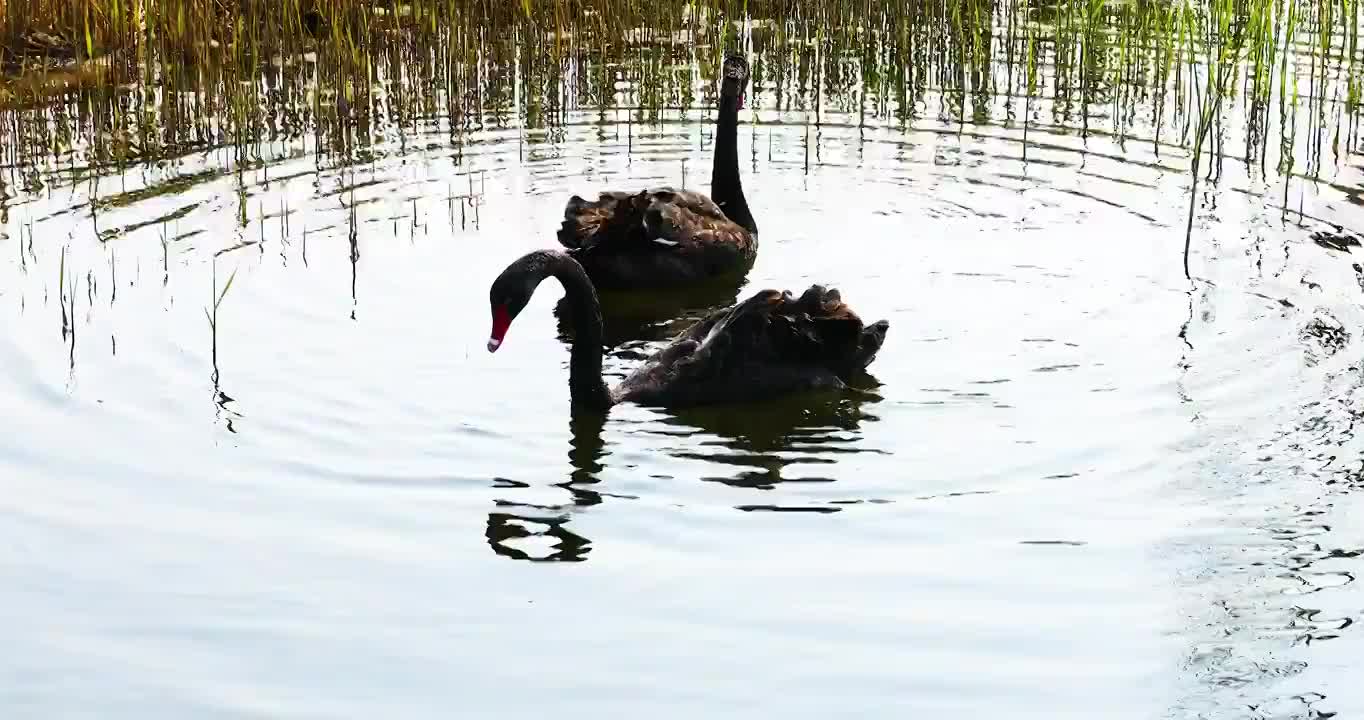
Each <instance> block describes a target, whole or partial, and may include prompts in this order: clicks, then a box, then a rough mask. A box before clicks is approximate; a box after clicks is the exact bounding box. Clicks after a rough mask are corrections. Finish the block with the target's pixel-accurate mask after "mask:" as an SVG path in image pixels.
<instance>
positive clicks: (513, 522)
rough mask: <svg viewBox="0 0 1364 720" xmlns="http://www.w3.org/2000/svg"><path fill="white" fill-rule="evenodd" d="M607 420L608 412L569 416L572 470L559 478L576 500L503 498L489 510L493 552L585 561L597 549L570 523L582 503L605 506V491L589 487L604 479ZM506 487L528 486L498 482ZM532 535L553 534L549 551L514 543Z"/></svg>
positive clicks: (515, 556)
mask: <svg viewBox="0 0 1364 720" xmlns="http://www.w3.org/2000/svg"><path fill="white" fill-rule="evenodd" d="M605 425H606V416H605V415H596V416H592V415H587V416H580V417H574V418H572V419H570V420H569V431H570V433H571V434H572V437H571V438H570V440H569V450H568V459H569V464H570V465H571V466H572V470H571V471H570V472H569V476H568V479H567V480H565V481H564V482H561V483H555V487H561V488H563V489H565V490H567V491H568V493H569V495H570V496H571V497H572V501H571V502H569V503H565V504H562V505H533V504H528V503H519V502H514V501H510V500H497V501H495V503H494V504H495V505H496V507H497V509H496V510H494V511H493V512H490V513H488V527H487V530H486V532H485V533H484V534H485V536H486V537H487V540H488V546H489V547H491V548H492V550H493V552H495V553H497V554H498V555H501V556H503V557H507V558H511V559H513V560H529V561H532V562H583V561H585V560H587V554H588V553H589V552H591V551H592V541H591V540H589V539H588V538H586V537H583V536H582V535H579V534H578V533H575V532H573V531H572V530H569V529H568V528H567V525H568V523H569V521H570V520H572V518H573V513H574V512H575V511H576V510H578V509H581V508H587V507H592V506H594V505H600V504H601V502H602V498H603V495H602V494H601V493H598V492H596V491H594V490H591V489H588V487H586V486H591V485H595V484H597V483H598V482H600V480H599V479H598V477H597V473H599V472H601V469H602V467H603V466H602V463H601V458H602V455H603V454H604V453H603V450H604V447H605V446H604V443H603V442H602V429H603V428H604V427H605ZM495 485H496V486H497V487H503V488H508V487H510V488H522V489H524V488H526V487H528V486H527V485H526V484H525V483H518V482H515V481H510V480H500V481H497V482H496V483H495ZM531 537H540V538H547V539H552V540H553V542H552V544H551V545H550V547H549V549H548V551H545V552H541V553H539V554H534V553H533V552H532V551H530V550H528V549H526V548H524V547H517V546H515V545H514V544H513V543H516V542H517V541H519V540H523V539H525V538H531Z"/></svg>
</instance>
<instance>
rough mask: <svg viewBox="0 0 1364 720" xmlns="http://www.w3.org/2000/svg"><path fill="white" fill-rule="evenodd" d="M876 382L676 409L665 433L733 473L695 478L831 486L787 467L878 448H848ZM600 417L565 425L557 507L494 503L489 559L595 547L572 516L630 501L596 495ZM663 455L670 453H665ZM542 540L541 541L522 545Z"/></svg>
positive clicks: (751, 507)
mask: <svg viewBox="0 0 1364 720" xmlns="http://www.w3.org/2000/svg"><path fill="white" fill-rule="evenodd" d="M876 386H877V383H876V381H875V379H874V378H872V377H870V376H864V377H863V378H862V379H861V380H860V382H858V383H857V386H856V387H854V388H851V389H849V390H846V391H829V392H819V393H807V394H802V395H799V396H792V397H788V398H782V399H780V400H775V401H771V402H765V403H753V404H749V405H743V406H725V407H711V408H701V409H695V410H687V411H680V412H677V413H674V414H672V415H670V416H669V417H666V418H664V419H663V422H664V423H665V424H666V425H667V426H668V427H669V429H668V430H665V431H663V433H662V434H664V435H669V436H676V437H679V438H690V437H692V436H694V435H697V434H698V433H699V434H702V435H705V436H707V437H706V438H705V439H703V440H702V441H701V446H702V447H701V448H697V447H696V444H695V443H688V447H687V449H686V450H684V451H680V452H677V453H675V454H676V455H677V456H679V457H687V458H694V459H699V460H704V461H706V462H710V463H721V464H728V465H732V466H733V467H735V469H736V472H735V474H733V475H730V476H709V477H702V478H700V479H701V480H705V481H710V482H720V483H725V484H727V485H731V486H734V487H743V488H752V489H761V490H771V489H774V488H775V487H776V485H777V484H779V483H783V482H786V483H790V482H834V479H833V478H832V477H829V478H811V477H802V478H800V479H798V480H797V479H790V478H783V477H782V470H783V468H785V467H787V466H790V465H793V464H806V465H808V464H812V463H826V464H833V463H834V462H835V460H836V457H837V456H838V455H839V454H840V453H854V452H880V451H878V450H876V449H870V448H856V447H853V445H854V442H855V441H856V439H857V437H856V436H857V433H858V430H859V428H860V427H861V424H862V423H863V422H865V421H875V420H877V419H878V418H877V417H876V416H875V415H872V414H871V413H869V412H867V406H868V405H869V404H874V403H876V402H879V401H880V400H881V397H880V396H879V395H878V394H877V393H876V392H875V391H874V390H873V389H872V388H875V387H876ZM607 419H608V418H607V416H605V415H580V416H578V417H574V418H572V419H570V420H569V429H570V432H571V437H570V439H569V449H568V459H569V465H570V470H569V474H568V478H567V479H566V480H564V481H563V482H560V483H555V484H554V486H555V487H559V488H563V489H564V490H566V491H567V492H568V493H569V495H570V500H569V501H568V502H565V503H562V504H548V505H546V504H535V503H526V502H518V501H514V500H508V499H498V500H496V501H494V506H495V507H494V509H493V510H492V511H491V512H489V513H488V522H487V528H486V530H485V533H484V535H485V537H486V539H487V542H488V546H489V547H490V548H492V550H493V552H494V553H497V554H498V555H501V556H502V557H506V558H510V559H513V560H528V561H532V562H584V561H586V560H587V557H588V553H590V552H591V551H592V540H591V539H589V538H588V537H586V536H584V535H582V534H580V533H578V532H575V531H574V530H570V529H569V524H570V523H571V522H572V520H573V516H574V514H575V513H577V512H579V511H582V510H585V509H587V508H591V507H593V506H596V505H600V504H601V503H602V502H603V501H604V500H605V499H606V498H619V499H626V500H629V499H634V498H633V497H631V496H625V495H612V494H610V493H606V492H601V491H598V490H594V489H592V488H593V487H594V486H596V485H597V484H598V483H599V482H600V478H599V473H600V472H601V471H602V470H603V468H604V467H605V465H604V464H603V462H602V458H603V456H604V455H605V449H606V447H605V443H604V441H603V440H602V432H603V429H604V428H605V425H606V422H607ZM664 451H665V452H666V450H664ZM493 485H494V487H498V488H504V489H516V490H525V489H528V488H529V487H530V486H529V485H528V484H526V483H522V482H518V481H515V480H508V479H498V480H496V481H494V483H493ZM861 502H878V501H877V500H876V499H875V498H860V499H844V500H837V501H831V502H829V503H827V504H820V505H799V504H791V503H781V504H777V503H771V504H769V503H758V504H745V505H740V506H738V509H740V510H745V511H772V512H808V513H816V514H824V513H833V512H838V511H839V510H840V509H842V506H843V505H850V504H857V503H861ZM528 539H532V540H533V539H539V540H541V541H542V542H539V543H534V542H532V543H526V542H525V541H526V540H528Z"/></svg>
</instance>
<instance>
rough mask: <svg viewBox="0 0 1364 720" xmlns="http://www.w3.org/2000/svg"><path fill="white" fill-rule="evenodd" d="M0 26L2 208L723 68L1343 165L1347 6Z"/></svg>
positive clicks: (609, 96) (396, 14) (52, 19)
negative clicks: (63, 190)
mask: <svg viewBox="0 0 1364 720" xmlns="http://www.w3.org/2000/svg"><path fill="white" fill-rule="evenodd" d="M0 7H3V11H2V12H0V17H2V18H3V27H0V49H2V51H0V59H3V64H4V67H5V70H6V73H7V79H6V81H5V82H4V83H0V103H2V105H0V107H3V110H0V121H3V122H4V123H5V126H6V132H4V133H0V154H2V155H3V158H4V160H5V161H6V162H8V163H9V164H10V166H11V167H13V168H16V173H17V175H16V176H14V177H10V178H6V179H5V180H4V181H3V182H7V183H11V184H18V185H20V186H21V187H22V188H30V187H35V186H40V185H41V183H42V182H43V180H42V177H41V173H40V172H39V171H40V170H41V168H42V167H43V166H44V164H50V163H52V162H55V161H56V160H57V159H58V158H64V159H66V160H67V161H68V162H69V161H70V160H71V155H72V154H75V155H76V156H77V159H78V160H79V161H80V162H84V163H87V164H90V165H92V166H95V167H101V166H105V165H117V166H123V165H127V164H131V163H142V162H157V161H163V160H166V159H174V158H176V157H179V156H181V155H184V154H186V153H189V152H195V151H202V150H204V149H207V148H215V147H227V148H231V152H232V153H233V154H234V160H235V161H236V163H237V164H238V166H241V165H246V164H250V163H251V162H253V161H256V160H258V159H259V158H258V157H256V155H255V153H256V150H255V148H258V147H259V146H260V144H261V143H265V142H277V141H304V142H307V143H309V147H310V148H312V149H314V150H315V151H316V152H318V153H319V154H322V155H328V156H331V155H335V156H337V157H339V158H341V159H342V161H349V160H353V159H356V158H362V157H364V155H365V153H366V152H368V149H369V148H371V147H372V146H373V145H374V144H375V143H376V142H380V141H383V140H392V139H393V138H394V137H397V138H399V139H401V138H402V137H404V136H405V134H407V133H410V132H412V131H413V128H414V127H415V125H416V124H417V123H419V122H421V121H422V119H424V118H427V119H429V118H433V117H440V118H443V124H444V125H443V126H444V127H446V128H447V129H448V134H449V140H450V142H451V143H452V144H455V145H459V144H460V143H462V142H463V137H464V136H465V135H466V134H467V133H468V132H470V131H474V130H478V129H481V128H485V127H490V126H506V125H508V124H512V123H520V124H521V125H522V126H523V127H526V128H530V129H542V128H543V129H549V130H553V129H554V128H555V127H557V126H558V124H559V123H560V121H561V120H562V118H563V116H564V113H565V112H566V111H567V110H570V109H574V108H579V109H581V108H596V109H599V110H601V111H605V110H606V109H607V108H609V107H615V106H624V107H626V108H629V109H630V110H631V111H632V112H633V116H634V119H635V121H637V122H657V121H659V120H660V119H661V118H662V117H664V114H665V113H667V112H670V111H676V110H686V109H690V108H694V107H699V106H704V105H707V104H709V103H711V102H713V96H712V95H711V93H712V92H713V88H709V89H707V88H708V87H709V86H707V85H706V84H704V83H698V79H699V78H706V77H712V76H713V74H714V71H715V68H716V66H717V64H718V63H719V61H720V59H721V57H722V56H723V53H724V52H725V51H727V50H730V49H735V48H742V49H744V50H746V51H748V52H750V53H751V55H752V57H753V59H754V75H755V82H756V83H757V86H758V87H759V88H760V89H761V93H755V96H758V99H759V101H760V102H761V103H762V106H763V107H764V108H767V109H773V108H775V109H780V110H783V111H787V112H798V113H807V114H808V116H809V117H810V118H811V122H812V123H815V124H818V123H821V122H823V121H824V120H825V118H826V117H828V116H829V115H830V114H831V113H838V114H840V116H841V117H843V118H845V120H844V121H846V118H847V117H851V118H853V121H855V122H857V123H859V124H867V125H877V124H881V125H901V126H904V125H907V124H909V123H912V122H915V121H918V120H920V119H936V120H940V121H944V122H954V123H958V124H963V125H964V124H965V123H1002V124H1005V125H1018V124H1022V125H1023V126H1024V127H1023V131H1024V132H1025V133H1029V132H1032V131H1034V130H1035V129H1036V128H1037V127H1038V126H1047V127H1048V128H1049V129H1051V130H1057V129H1062V130H1067V129H1071V128H1073V129H1075V130H1076V131H1078V132H1080V133H1082V134H1085V135H1087V136H1088V135H1090V134H1100V135H1106V136H1111V137H1113V138H1114V139H1116V140H1117V141H1118V142H1120V143H1123V144H1126V143H1128V142H1131V141H1132V140H1133V137H1134V128H1135V127H1137V126H1138V125H1141V126H1144V127H1149V128H1151V129H1152V134H1151V135H1148V136H1146V137H1144V138H1141V139H1143V140H1148V141H1151V142H1153V143H1154V145H1155V146H1156V148H1157V151H1158V152H1159V151H1160V148H1161V147H1162V146H1165V145H1170V144H1173V145H1178V146H1182V147H1184V148H1187V149H1189V150H1190V152H1191V153H1192V151H1193V149H1194V148H1195V147H1199V146H1201V145H1202V144H1203V143H1212V144H1214V145H1210V146H1209V148H1208V150H1209V153H1210V156H1211V157H1213V158H1220V157H1222V156H1224V155H1227V154H1235V155H1238V156H1241V157H1244V158H1246V159H1247V160H1248V161H1254V162H1258V163H1260V164H1261V165H1262V166H1263V165H1264V164H1265V163H1266V162H1271V161H1272V162H1274V163H1276V165H1275V167H1276V168H1277V169H1278V170H1280V171H1282V172H1286V173H1293V172H1296V170H1297V168H1298V167H1299V160H1298V155H1299V153H1302V152H1303V151H1304V150H1305V151H1306V154H1305V155H1304V157H1305V158H1306V159H1305V160H1303V162H1305V164H1306V166H1307V168H1308V170H1307V171H1308V173H1309V174H1315V173H1316V172H1318V171H1319V170H1320V168H1321V167H1322V165H1321V163H1320V162H1319V161H1318V159H1316V158H1319V156H1320V153H1321V152H1322V151H1324V150H1334V151H1335V152H1336V153H1340V152H1348V151H1349V150H1350V149H1351V148H1353V147H1355V146H1356V145H1357V143H1355V142H1354V140H1355V132H1356V128H1357V127H1358V122H1357V120H1358V114H1359V106H1360V95H1361V71H1360V67H1359V59H1358V55H1359V52H1358V12H1359V9H1360V8H1359V3H1358V1H1357V0H1202V1H1201V2H1190V1H1188V0H1137V1H1136V2H1121V3H1118V2H1105V1H1104V0H1011V1H1007V2H1006V1H1003V0H1000V1H995V0H961V1H959V2H943V1H918V0H916V1H915V2H907V3H873V2H870V1H869V0H801V1H800V2H797V1H795V0H690V1H683V0H656V1H653V2H648V3H644V2H638V0H519V1H518V2H504V1H501V0H497V1H494V0H410V1H408V2H399V1H397V0H371V1H369V2H358V1H356V0H3V4H0ZM618 87H624V88H626V89H625V90H618V89H617V88H618ZM1224 100H1234V101H1239V102H1240V103H1242V106H1243V108H1242V109H1243V110H1244V115H1245V117H1246V118H1247V119H1248V122H1247V123H1246V127H1245V128H1244V134H1243V137H1242V142H1243V144H1242V145H1241V146H1240V147H1235V146H1232V147H1223V143H1225V142H1227V140H1226V139H1225V138H1224V133H1222V132H1219V131H1217V129H1218V128H1219V127H1220V122H1221V117H1222V115H1223V113H1222V108H1223V107H1224V104H1223V101H1224ZM1304 103H1307V104H1309V105H1310V107H1307V106H1304ZM1209 108H1213V109H1214V110H1213V111H1211V113H1212V114H1211V115H1209V112H1210V111H1209V110H1208V109H1209ZM1020 110H1021V112H1020ZM1303 110H1306V111H1307V112H1306V113H1305V114H1304V113H1301V112H1300V111H1303ZM1300 115H1302V116H1303V117H1304V118H1306V119H1307V121H1308V125H1309V127H1307V128H1306V129H1305V130H1304V131H1303V132H1302V134H1300V133H1299V126H1298V123H1299V116H1300ZM549 139H550V140H552V139H553V134H552V133H551V135H550V136H549ZM1233 142H1235V141H1234V140H1233ZM1270 150H1275V152H1274V155H1275V157H1274V158H1273V159H1271V158H1269V157H1268V154H1269V151H1270ZM1199 160H1200V169H1210V171H1212V170H1214V169H1215V168H1216V167H1217V166H1218V161H1214V162H1213V163H1211V164H1209V165H1201V160H1202V156H1201V155H1200V158H1199Z"/></svg>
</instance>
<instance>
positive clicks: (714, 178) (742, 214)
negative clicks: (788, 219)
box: [710, 94, 758, 233]
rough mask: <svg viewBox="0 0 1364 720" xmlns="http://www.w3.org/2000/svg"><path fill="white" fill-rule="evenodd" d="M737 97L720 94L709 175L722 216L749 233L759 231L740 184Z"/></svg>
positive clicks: (711, 190) (712, 191)
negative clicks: (713, 157)
mask: <svg viewBox="0 0 1364 720" xmlns="http://www.w3.org/2000/svg"><path fill="white" fill-rule="evenodd" d="M738 134H739V96H738V95H727V94H722V95H721V96H720V113H719V116H718V117H717V118H716V120H715V165H714V166H713V167H712V168H711V174H710V195H711V198H712V199H714V200H715V204H716V205H719V206H720V209H721V210H723V211H724V213H725V217H728V218H729V219H730V220H733V221H734V222H736V223H738V224H739V225H742V226H743V228H744V229H745V230H747V231H749V232H751V233H756V232H757V231H758V224H757V223H756V222H754V221H753V213H752V212H750V211H749V209H748V200H746V199H745V198H744V187H743V183H741V182H740V181H739V139H738Z"/></svg>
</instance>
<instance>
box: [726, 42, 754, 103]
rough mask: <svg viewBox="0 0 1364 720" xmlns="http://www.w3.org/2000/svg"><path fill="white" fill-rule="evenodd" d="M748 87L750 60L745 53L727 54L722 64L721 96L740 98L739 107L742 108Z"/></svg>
mask: <svg viewBox="0 0 1364 720" xmlns="http://www.w3.org/2000/svg"><path fill="white" fill-rule="evenodd" d="M747 88H748V61H747V60H745V59H744V56H743V55H739V54H733V55H727V56H726V57H725V62H724V64H722V65H721V66H720V96H721V97H737V98H739V107H740V108H742V107H743V106H744V95H745V92H746V90H747Z"/></svg>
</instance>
